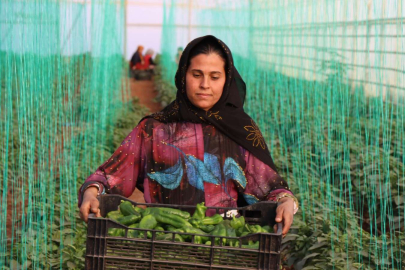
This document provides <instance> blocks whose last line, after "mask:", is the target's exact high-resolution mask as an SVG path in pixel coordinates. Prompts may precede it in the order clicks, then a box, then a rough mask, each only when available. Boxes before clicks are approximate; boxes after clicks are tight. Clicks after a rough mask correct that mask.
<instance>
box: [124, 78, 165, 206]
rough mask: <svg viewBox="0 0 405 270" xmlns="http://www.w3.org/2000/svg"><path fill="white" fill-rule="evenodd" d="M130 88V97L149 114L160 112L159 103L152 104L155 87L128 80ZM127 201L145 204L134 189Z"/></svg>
mask: <svg viewBox="0 0 405 270" xmlns="http://www.w3.org/2000/svg"><path fill="white" fill-rule="evenodd" d="M130 87H131V96H132V97H138V98H139V103H140V104H141V105H144V106H146V107H147V108H149V110H150V113H154V112H157V111H160V110H161V109H162V106H161V105H160V103H156V102H153V99H154V98H155V97H156V95H157V91H156V90H155V85H154V83H153V80H152V81H135V80H134V79H131V80H130ZM129 199H131V200H133V201H136V202H142V203H143V202H145V200H144V198H143V193H142V192H141V191H140V190H138V189H136V190H135V191H134V193H132V195H131V196H130V197H129Z"/></svg>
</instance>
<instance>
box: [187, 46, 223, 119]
mask: <svg viewBox="0 0 405 270" xmlns="http://www.w3.org/2000/svg"><path fill="white" fill-rule="evenodd" d="M225 81H226V75H225V61H224V60H223V59H222V58H221V57H220V56H219V55H218V54H216V53H210V54H208V55H207V54H199V55H197V56H195V57H193V58H192V59H191V60H190V66H189V67H188V69H187V73H186V92H187V97H188V99H189V100H190V102H191V103H192V104H193V105H194V106H196V107H198V108H201V109H203V110H205V111H208V110H209V109H211V108H212V107H213V106H214V105H215V103H217V102H218V100H219V99H220V98H221V95H222V92H223V90H224V85H225Z"/></svg>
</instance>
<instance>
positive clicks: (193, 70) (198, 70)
mask: <svg viewBox="0 0 405 270" xmlns="http://www.w3.org/2000/svg"><path fill="white" fill-rule="evenodd" d="M191 71H192V72H195V71H197V72H201V73H203V72H202V70H200V69H192V70H191ZM210 73H211V74H212V73H219V74H221V72H220V71H211V72H210Z"/></svg>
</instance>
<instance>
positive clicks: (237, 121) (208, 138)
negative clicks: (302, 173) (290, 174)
mask: <svg viewBox="0 0 405 270" xmlns="http://www.w3.org/2000/svg"><path fill="white" fill-rule="evenodd" d="M175 80H176V87H177V96H176V100H175V101H174V102H172V103H171V104H170V105H169V106H167V107H166V108H165V109H164V110H163V111H161V112H158V113H155V114H152V115H150V116H147V117H145V118H144V119H142V120H141V121H140V123H139V124H138V126H137V127H135V128H134V130H133V131H132V132H131V133H130V134H129V135H128V137H127V138H125V140H124V141H123V143H122V144H121V146H120V147H119V148H118V149H117V150H116V151H115V153H114V154H113V155H112V157H111V158H110V159H108V160H107V161H106V162H105V163H104V164H103V165H101V166H100V167H99V168H98V169H97V171H96V172H95V173H94V174H92V175H91V176H90V177H89V178H88V179H87V180H86V182H85V184H84V185H83V186H82V188H81V189H80V192H79V197H80V198H79V204H80V202H81V201H82V203H81V208H80V214H81V217H82V218H83V219H84V220H87V216H88V213H89V212H93V213H96V214H97V215H98V216H99V210H98V200H97V199H96V196H97V194H100V193H103V192H108V193H116V194H122V195H124V196H127V197H128V196H130V195H131V194H132V192H133V190H134V189H135V188H136V187H138V188H139V189H140V190H141V191H143V192H144V197H145V201H146V202H147V203H166V204H186V205H195V204H197V203H199V202H202V201H204V202H205V204H206V205H207V206H222V207H237V205H238V202H241V201H245V203H248V204H252V203H255V202H258V201H263V200H273V201H279V202H280V204H279V206H278V208H277V216H276V221H277V222H281V221H282V222H283V223H284V229H283V234H286V233H287V232H288V230H289V228H290V226H291V223H292V220H293V215H294V213H295V212H296V211H297V209H298V203H297V201H296V199H295V197H294V196H293V195H292V193H291V192H290V191H289V188H288V185H287V183H286V182H285V180H284V179H283V178H281V177H280V176H279V175H278V174H277V171H276V169H275V166H274V163H273V161H272V158H271V156H270V153H269V151H268V149H267V146H266V144H265V142H264V139H263V137H262V135H261V133H260V130H259V129H258V127H257V125H256V124H255V123H254V121H253V120H252V119H251V118H250V117H249V116H248V115H247V114H246V113H245V112H244V110H243V102H244V99H245V93H246V86H245V83H244V82H243V80H242V78H241V77H240V75H239V73H238V71H237V70H236V68H235V67H234V66H233V59H232V55H231V52H230V50H229V48H228V47H227V46H226V45H225V44H224V43H223V42H222V41H220V40H218V39H217V38H215V37H213V36H205V37H200V38H197V39H195V40H193V41H192V42H191V43H190V44H188V46H187V47H186V49H185V50H184V52H183V54H182V56H181V59H180V63H179V68H178V70H177V73H176V77H175ZM82 193H84V195H83V199H81V195H80V194H82ZM207 214H211V213H207Z"/></svg>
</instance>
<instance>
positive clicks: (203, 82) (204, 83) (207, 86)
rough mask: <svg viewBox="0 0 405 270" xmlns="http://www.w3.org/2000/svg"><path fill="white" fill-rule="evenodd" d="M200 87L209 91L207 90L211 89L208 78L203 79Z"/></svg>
mask: <svg viewBox="0 0 405 270" xmlns="http://www.w3.org/2000/svg"><path fill="white" fill-rule="evenodd" d="M200 87H201V88H203V89H207V88H209V87H210V85H209V81H208V78H207V77H204V78H202V80H201V84H200Z"/></svg>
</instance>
